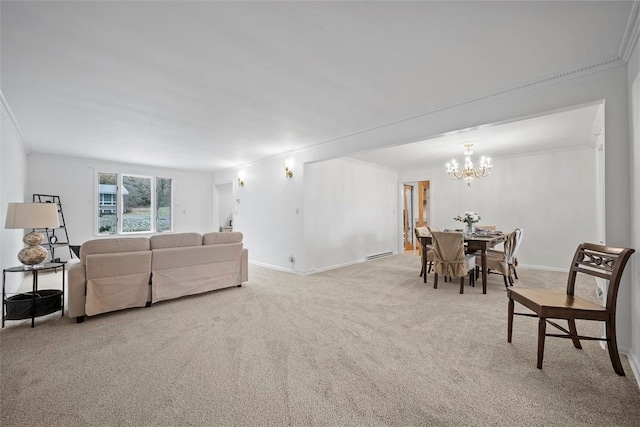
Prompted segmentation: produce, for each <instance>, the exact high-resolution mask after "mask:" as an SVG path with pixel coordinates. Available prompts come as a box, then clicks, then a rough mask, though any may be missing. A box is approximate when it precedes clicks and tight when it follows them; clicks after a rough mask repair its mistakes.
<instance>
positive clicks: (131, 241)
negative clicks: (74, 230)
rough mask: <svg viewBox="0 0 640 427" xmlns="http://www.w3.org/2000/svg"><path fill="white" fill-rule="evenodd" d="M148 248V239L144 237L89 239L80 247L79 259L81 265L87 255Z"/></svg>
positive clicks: (85, 260)
mask: <svg viewBox="0 0 640 427" xmlns="http://www.w3.org/2000/svg"><path fill="white" fill-rule="evenodd" d="M150 249H151V248H150V245H149V239H148V238H146V237H116V238H110V239H95V240H89V241H87V242H84V243H83V244H82V247H81V248H80V261H81V262H82V265H87V255H94V254H113V253H120V252H139V251H148V250H150Z"/></svg>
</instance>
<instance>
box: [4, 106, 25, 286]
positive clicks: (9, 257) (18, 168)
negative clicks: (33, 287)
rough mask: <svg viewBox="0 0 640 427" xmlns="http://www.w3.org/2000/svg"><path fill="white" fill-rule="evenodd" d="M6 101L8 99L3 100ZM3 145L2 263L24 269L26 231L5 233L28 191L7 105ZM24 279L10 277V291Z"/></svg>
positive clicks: (22, 153)
mask: <svg viewBox="0 0 640 427" xmlns="http://www.w3.org/2000/svg"><path fill="white" fill-rule="evenodd" d="M3 99H4V98H3ZM1 110H2V114H0V116H1V117H2V127H1V138H2V140H1V142H2V143H1V145H0V262H1V263H2V268H8V267H13V266H17V265H21V264H20V262H19V261H18V258H17V256H18V252H20V250H21V249H22V248H23V247H24V244H23V243H22V237H23V236H24V233H25V231H24V230H5V228H4V223H5V220H6V216H7V204H8V203H11V202H24V201H29V200H30V199H29V198H28V197H27V196H26V189H27V151H26V148H25V146H24V144H23V143H22V139H21V136H20V134H19V133H18V131H17V130H16V129H15V127H14V126H13V122H12V121H11V120H10V118H9V114H8V113H7V110H5V106H4V104H3V105H2V108H1ZM22 279H23V275H21V274H17V273H11V274H7V276H6V280H7V282H6V290H7V292H9V293H13V292H15V291H16V290H17V288H18V286H19V285H20V283H21V282H22Z"/></svg>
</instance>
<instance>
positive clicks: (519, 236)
mask: <svg viewBox="0 0 640 427" xmlns="http://www.w3.org/2000/svg"><path fill="white" fill-rule="evenodd" d="M517 230H520V232H519V233H518V236H517V237H518V238H517V240H516V246H515V247H514V248H513V267H512V268H513V277H515V279H516V280H518V272H517V271H516V267H517V266H518V257H517V256H516V254H517V253H518V249H519V248H520V245H521V244H522V236H523V235H524V229H523V228H517Z"/></svg>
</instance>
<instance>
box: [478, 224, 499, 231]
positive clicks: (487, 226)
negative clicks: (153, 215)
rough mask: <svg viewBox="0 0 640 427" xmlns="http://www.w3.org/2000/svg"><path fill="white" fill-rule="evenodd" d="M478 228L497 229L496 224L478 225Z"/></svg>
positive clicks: (485, 229)
mask: <svg viewBox="0 0 640 427" xmlns="http://www.w3.org/2000/svg"><path fill="white" fill-rule="evenodd" d="M476 230H484V231H496V226H495V225H478V226H477V227H476Z"/></svg>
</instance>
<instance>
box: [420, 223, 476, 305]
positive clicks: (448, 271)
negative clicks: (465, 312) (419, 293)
mask: <svg viewBox="0 0 640 427" xmlns="http://www.w3.org/2000/svg"><path fill="white" fill-rule="evenodd" d="M431 239H432V244H433V258H434V260H433V269H434V271H435V277H434V279H433V288H434V289H438V275H441V276H445V277H451V278H454V277H460V293H461V294H463V293H464V277H465V276H466V275H469V282H470V284H471V285H474V284H475V278H474V269H475V266H476V258H475V256H474V255H467V254H465V251H464V237H463V235H462V233H458V232H454V233H451V232H442V231H432V232H431Z"/></svg>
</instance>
